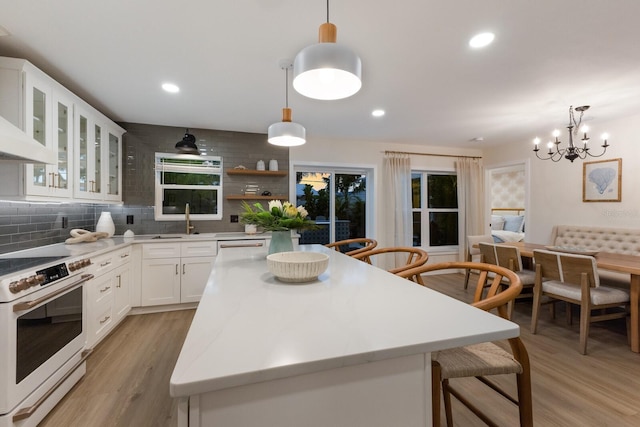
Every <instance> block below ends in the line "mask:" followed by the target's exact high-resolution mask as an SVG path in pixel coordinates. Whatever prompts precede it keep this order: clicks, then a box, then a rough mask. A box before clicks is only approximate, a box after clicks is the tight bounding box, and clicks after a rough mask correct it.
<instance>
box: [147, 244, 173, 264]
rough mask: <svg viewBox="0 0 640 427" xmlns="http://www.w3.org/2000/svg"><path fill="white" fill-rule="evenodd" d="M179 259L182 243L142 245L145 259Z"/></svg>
mask: <svg viewBox="0 0 640 427" xmlns="http://www.w3.org/2000/svg"><path fill="white" fill-rule="evenodd" d="M179 257H180V243H146V244H144V245H142V258H144V259H152V258H179ZM178 262H179V261H178Z"/></svg>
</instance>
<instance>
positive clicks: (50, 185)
mask: <svg viewBox="0 0 640 427" xmlns="http://www.w3.org/2000/svg"><path fill="white" fill-rule="evenodd" d="M47 175H49V178H50V179H51V182H50V183H49V188H55V182H54V180H53V177H54V176H55V174H54V173H53V172H49V173H48V174H47ZM46 184H47V183H46V182H45V185H46Z"/></svg>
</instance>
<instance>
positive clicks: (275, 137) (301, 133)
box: [267, 122, 306, 147]
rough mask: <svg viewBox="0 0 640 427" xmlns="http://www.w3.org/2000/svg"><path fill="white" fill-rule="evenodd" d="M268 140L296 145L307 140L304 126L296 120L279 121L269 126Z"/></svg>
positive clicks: (285, 144) (285, 145) (286, 144)
mask: <svg viewBox="0 0 640 427" xmlns="http://www.w3.org/2000/svg"><path fill="white" fill-rule="evenodd" d="M267 141H269V143H270V144H273V145H280V146H283V147H295V146H296V145H302V144H304V143H305V142H306V131H305V128H304V126H302V125H301V124H298V123H294V122H278V123H274V124H272V125H271V126H269V130H268V132H267Z"/></svg>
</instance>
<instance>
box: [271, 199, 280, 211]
mask: <svg viewBox="0 0 640 427" xmlns="http://www.w3.org/2000/svg"><path fill="white" fill-rule="evenodd" d="M273 208H276V209H278V211H282V202H281V201H280V200H271V201H269V212H271V211H273Z"/></svg>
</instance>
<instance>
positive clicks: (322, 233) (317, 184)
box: [296, 171, 332, 245]
mask: <svg viewBox="0 0 640 427" xmlns="http://www.w3.org/2000/svg"><path fill="white" fill-rule="evenodd" d="M331 179H332V176H331V173H328V172H313V171H309V172H297V173H296V206H304V208H305V209H306V210H307V212H308V213H309V218H311V219H314V220H315V221H316V224H318V225H319V226H320V227H321V228H319V229H318V230H304V231H301V232H300V244H311V243H319V244H322V245H324V244H327V243H330V242H331V214H330V212H331V211H330V204H331V203H330V200H331V199H330V196H331Z"/></svg>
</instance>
